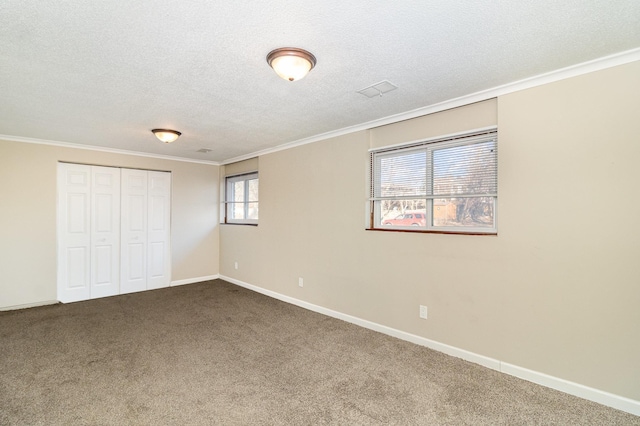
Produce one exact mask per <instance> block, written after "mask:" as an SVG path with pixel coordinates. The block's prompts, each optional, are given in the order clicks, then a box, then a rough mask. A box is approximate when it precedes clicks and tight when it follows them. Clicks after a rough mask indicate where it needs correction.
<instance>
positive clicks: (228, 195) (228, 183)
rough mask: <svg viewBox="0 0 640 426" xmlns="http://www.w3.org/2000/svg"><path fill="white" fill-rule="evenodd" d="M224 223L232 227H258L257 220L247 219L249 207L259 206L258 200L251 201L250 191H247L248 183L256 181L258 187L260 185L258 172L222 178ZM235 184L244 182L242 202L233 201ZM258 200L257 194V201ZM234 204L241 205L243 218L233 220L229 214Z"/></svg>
mask: <svg viewBox="0 0 640 426" xmlns="http://www.w3.org/2000/svg"><path fill="white" fill-rule="evenodd" d="M224 180H225V182H224V201H223V205H224V223H226V224H232V225H254V226H255V225H258V220H259V213H258V219H248V218H247V216H248V213H249V205H250V204H254V203H255V204H257V205H258V206H259V200H251V199H249V197H250V191H249V182H250V181H252V180H258V187H259V185H260V179H259V176H258V172H257V171H255V172H247V173H239V174H235V175H229V176H225V178H224ZM237 182H244V196H243V201H234V198H235V197H234V185H235V183H237ZM259 198H260V195H259V192H258V199H259ZM236 204H243V205H244V208H243V213H244V214H243V216H244V217H243V218H242V219H233V218H232V217H231V214H230V209H231V208H233V206H234V205H236Z"/></svg>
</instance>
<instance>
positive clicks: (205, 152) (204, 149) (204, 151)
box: [196, 148, 213, 154]
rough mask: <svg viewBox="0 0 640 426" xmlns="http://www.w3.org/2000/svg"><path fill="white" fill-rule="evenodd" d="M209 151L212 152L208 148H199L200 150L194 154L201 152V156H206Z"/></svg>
mask: <svg viewBox="0 0 640 426" xmlns="http://www.w3.org/2000/svg"><path fill="white" fill-rule="evenodd" d="M211 151H213V150H211V149H209V148H200V149H199V150H197V151H196V152H201V153H203V154H208V153H210V152H211Z"/></svg>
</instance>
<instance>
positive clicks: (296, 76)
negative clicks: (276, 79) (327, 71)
mask: <svg viewBox="0 0 640 426" xmlns="http://www.w3.org/2000/svg"><path fill="white" fill-rule="evenodd" d="M267 62H268V63H269V66H271V68H273V70H274V71H275V72H276V74H278V75H279V76H280V77H282V78H284V79H285V80H289V81H295V80H300V79H301V78H304V76H305V75H307V74H308V73H309V71H311V70H312V69H313V67H315V66H316V57H315V56H313V54H311V53H310V52H307V51H306V50H304V49H298V48H297V47H281V48H279V49H275V50H272V51H271V52H269V54H268V55H267Z"/></svg>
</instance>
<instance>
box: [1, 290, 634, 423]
mask: <svg viewBox="0 0 640 426" xmlns="http://www.w3.org/2000/svg"><path fill="white" fill-rule="evenodd" d="M0 373H1V376H0V410H1V411H0V424H2V425H76V424H77V425H120V424H122V425H200V424H202V425H211V424H217V425H254V424H256V425H311V424H320V425H322V424H339V425H387V424H396V425H519V424H534V425H543V424H544V425H547V424H557V425H640V417H636V416H633V415H630V414H627V413H624V412H621V411H617V410H614V409H611V408H607V407H604V406H601V405H598V404H595V403H592V402H589V401H586V400H582V399H579V398H575V397H572V396H570V395H566V394H563V393H560V392H557V391H554V390H550V389H547V388H543V387H541V386H537V385H534V384H532V383H529V382H526V381H523V380H519V379H516V378H514V377H510V376H507V375H504V374H500V373H498V372H495V371H492V370H489V369H486V368H483V367H480V366H478V365H475V364H472V363H469V362H466V361H462V360H460V359H457V358H453V357H450V356H447V355H444V354H441V353H438V352H435V351H432V350H429V349H426V348H423V347H420V346H417V345H413V344H411V343H407V342H404V341H401V340H398V339H395V338H392V337H388V336H385V335H382V334H379V333H376V332H373V331H370V330H366V329H363V328H360V327H358V326H355V325H352V324H348V323H345V322H343V321H339V320H336V319H333V318H329V317H325V316H323V315H320V314H316V313H314V312H310V311H307V310H304V309H302V308H298V307H296V306H292V305H288V304H286V303H283V302H280V301H277V300H274V299H271V298H269V297H266V296H263V295H260V294H257V293H254V292H252V291H249V290H246V289H243V288H240V287H237V286H234V285H232V284H229V283H226V282H224V281H220V280H216V281H209V282H205V283H200V284H192V285H187V286H182V287H175V288H168V289H162V290H155V291H149V292H143V293H136V294H129V295H123V296H116V297H110V298H106V299H97V300H92V301H87V302H78V303H72V304H68V305H54V306H46V307H39V308H32V309H26V310H21V311H11V312H3V313H0Z"/></svg>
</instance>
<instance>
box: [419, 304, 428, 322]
mask: <svg viewBox="0 0 640 426" xmlns="http://www.w3.org/2000/svg"><path fill="white" fill-rule="evenodd" d="M420 318H422V319H427V307H426V306H424V305H420Z"/></svg>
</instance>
